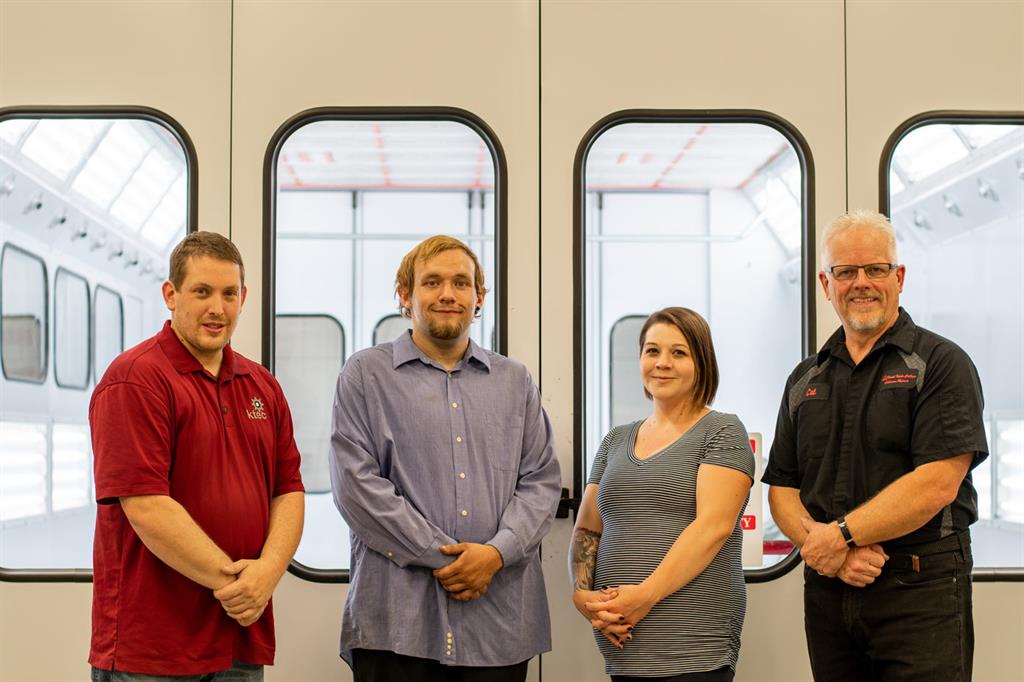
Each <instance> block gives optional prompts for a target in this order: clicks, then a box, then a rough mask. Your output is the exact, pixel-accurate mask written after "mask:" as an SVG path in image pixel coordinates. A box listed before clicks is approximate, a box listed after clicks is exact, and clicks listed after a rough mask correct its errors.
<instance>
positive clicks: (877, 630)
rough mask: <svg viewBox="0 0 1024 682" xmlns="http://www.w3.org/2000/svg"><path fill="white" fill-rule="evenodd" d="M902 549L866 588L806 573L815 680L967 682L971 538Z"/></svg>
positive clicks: (970, 654) (806, 622)
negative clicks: (951, 547)
mask: <svg viewBox="0 0 1024 682" xmlns="http://www.w3.org/2000/svg"><path fill="white" fill-rule="evenodd" d="M951 545H952V546H953V547H955V549H948V547H950V546H951ZM943 548H947V549H944V550H943ZM899 551H905V552H907V553H905V554H898V553H896V551H890V552H889V554H890V559H889V561H888V562H887V563H886V565H885V566H884V567H883V568H882V575H880V576H879V577H878V578H876V579H875V582H874V583H872V584H870V585H868V586H867V587H863V588H859V587H851V586H849V585H847V584H845V583H843V582H842V581H840V580H839V579H838V578H825V577H822V576H819V575H818V574H817V573H816V572H815V571H813V570H810V569H808V568H806V567H805V568H804V627H805V629H806V631H807V648H808V650H809V652H810V657H811V670H812V672H813V673H814V679H815V680H818V682H845V681H850V682H874V681H876V680H877V681H884V682H894V681H899V682H912V681H920V682H970V679H971V669H972V666H973V662H974V620H973V615H972V607H971V568H972V567H973V565H974V562H973V560H972V558H971V548H970V539H969V536H968V535H967V533H966V532H964V533H962V534H960V535H953V536H950V537H948V538H944V539H943V540H940V541H938V542H936V543H931V544H930V545H925V546H917V547H914V548H912V549H906V550H899ZM911 552H912V553H911ZM931 552H937V553H931Z"/></svg>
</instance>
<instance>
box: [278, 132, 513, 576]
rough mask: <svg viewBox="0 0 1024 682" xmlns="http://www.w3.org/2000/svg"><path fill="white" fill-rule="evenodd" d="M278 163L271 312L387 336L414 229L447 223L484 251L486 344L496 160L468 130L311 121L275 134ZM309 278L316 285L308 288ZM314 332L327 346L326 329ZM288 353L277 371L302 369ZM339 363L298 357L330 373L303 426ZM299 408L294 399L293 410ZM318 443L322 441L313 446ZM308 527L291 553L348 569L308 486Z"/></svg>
mask: <svg viewBox="0 0 1024 682" xmlns="http://www.w3.org/2000/svg"><path fill="white" fill-rule="evenodd" d="M276 172H277V174H276V177H275V183H276V191H277V197H276V198H277V201H276V211H277V213H276V215H275V216H274V223H275V230H276V237H275V238H276V247H275V258H276V262H275V268H276V291H275V292H274V296H275V301H276V310H277V312H278V314H280V315H283V316H286V317H287V316H291V315H303V316H323V317H326V318H332V319H334V320H337V321H339V322H340V324H341V325H342V326H343V327H344V329H345V335H346V336H347V340H348V343H349V346H348V349H349V352H350V353H351V352H355V351H358V350H360V349H362V348H367V347H369V346H371V345H374V344H376V343H378V342H383V341H389V340H391V339H392V338H394V337H395V336H397V335H398V333H399V332H400V331H401V330H402V329H405V328H408V323H407V322H406V321H404V320H402V319H401V318H400V317H397V315H396V313H397V306H398V302H397V300H396V299H395V295H394V284H395V271H396V270H397V269H398V264H399V262H400V261H401V258H402V256H404V255H405V253H406V252H408V251H409V249H411V248H412V247H413V246H414V245H415V244H416V243H417V242H419V241H420V240H421V239H422V238H424V237H426V236H429V235H432V234H438V233H444V234H449V235H452V236H454V237H457V238H459V239H462V240H463V241H464V242H466V243H467V244H468V245H469V246H470V248H472V249H473V250H474V251H475V252H476V253H477V255H478V256H479V257H480V259H481V261H482V262H483V265H484V274H485V280H486V286H487V287H489V288H490V289H492V293H491V295H489V296H488V297H487V298H486V300H485V303H484V310H483V311H482V314H481V316H480V318H479V319H478V320H477V321H476V323H475V324H474V325H473V329H472V336H473V339H474V340H475V341H476V342H477V343H479V344H480V345H482V346H483V347H485V348H493V331H494V329H495V310H494V301H495V296H494V292H493V289H494V287H495V275H496V273H495V271H494V265H495V263H496V262H497V258H496V255H495V254H496V248H497V247H496V243H497V242H496V239H495V234H494V232H495V230H494V225H495V222H496V220H495V213H496V209H495V202H494V198H493V191H494V173H495V160H494V158H493V157H492V155H491V152H490V147H489V145H488V144H487V143H486V141H485V140H484V139H483V138H482V137H481V136H480V134H479V133H478V132H477V131H476V130H474V129H473V128H471V127H469V126H467V125H465V124H463V123H459V122H455V121H415V120H408V121H357V120H331V121H315V122H312V123H308V124H306V125H304V126H302V127H301V128H299V129H297V130H296V131H295V132H294V133H292V134H291V135H290V136H289V137H288V138H287V139H286V140H285V141H284V142H283V144H282V145H281V151H280V154H279V156H278V158H277V162H276ZM310 281H316V282H317V283H318V285H317V286H316V287H310V286H309V285H308V282H310ZM282 322H284V320H283V319H282V320H279V322H278V327H277V330H276V332H275V348H276V349H277V352H278V353H279V355H278V358H279V359H283V358H282V356H281V355H280V353H281V352H283V349H284V348H285V347H286V346H287V345H288V344H289V343H292V342H289V341H286V340H285V339H286V338H292V337H293V336H294V333H295V331H294V329H291V330H289V329H287V328H286V326H287V325H293V324H294V323H293V322H284V325H285V326H282ZM285 335H288V336H287V337H286V336H285ZM322 341H323V344H324V345H323V347H324V348H326V347H327V345H328V343H327V340H326V338H324V339H322ZM302 343H308V342H307V341H305V340H303V341H302ZM317 343H318V344H319V343H320V341H318V342H317ZM332 343H335V344H336V342H332ZM318 347H320V346H318ZM334 348H337V346H336V345H335V346H334ZM288 352H289V353H290V352H291V351H290V350H289V351H288ZM332 352H333V353H336V351H332ZM318 353H319V351H318ZM286 362H290V363H293V364H292V365H291V366H292V369H290V370H289V369H288V368H287V367H285V368H282V367H280V366H276V370H277V372H278V376H279V377H281V376H282V374H281V373H282V371H285V372H293V371H298V370H297V369H296V365H294V363H295V362H297V360H296V359H294V358H293V359H291V360H286ZM338 363H340V357H339V356H338V355H336V354H335V355H332V356H331V357H330V358H328V357H327V356H326V355H323V354H322V353H320V354H315V355H314V356H313V357H311V358H306V359H303V360H302V366H301V373H302V374H303V375H304V376H305V375H309V376H314V375H316V376H319V377H321V378H327V377H329V378H330V381H329V382H327V381H324V386H323V387H320V386H319V383H318V384H317V387H316V388H315V389H314V388H311V389H310V391H311V392H310V393H309V394H308V399H309V400H310V401H311V404H315V405H316V409H315V410H314V409H311V410H310V411H309V415H310V417H311V418H312V419H315V420H318V421H317V423H316V424H315V425H314V424H312V423H310V425H309V427H308V428H309V430H310V431H309V432H310V433H317V434H327V433H329V428H330V410H329V407H330V405H331V404H332V400H333V396H334V380H335V379H336V377H337V374H338V369H339V367H340V365H339V364H338ZM286 380H287V379H282V385H284V383H285V381H286ZM318 381H319V380H318ZM297 412H298V411H297V410H296V409H295V406H294V405H293V406H292V413H293V415H295V414H297ZM296 421H298V420H296ZM326 452H327V450H326V446H325V448H324V449H323V450H321V451H320V452H318V453H317V455H316V457H318V458H321V457H326V454H324V453H326ZM321 461H324V465H326V461H325V460H321ZM304 466H305V465H304ZM324 471H326V469H325V470H324ZM310 475H311V476H317V474H316V473H315V472H311V473H310ZM318 480H319V479H318ZM323 480H324V485H323V490H325V491H326V490H327V489H328V488H329V485H328V484H327V483H326V479H323ZM306 485H307V487H308V486H309V485H310V482H309V481H307V482H306ZM306 526H307V530H306V532H305V534H304V535H303V540H302V544H301V545H300V546H299V551H298V553H297V555H296V556H297V558H298V560H299V561H301V562H302V563H304V564H307V565H310V566H315V567H317V568H346V567H347V566H348V560H349V557H348V546H347V544H345V542H346V541H347V537H346V536H347V534H346V533H345V531H344V525H343V524H342V521H341V518H340V516H339V515H338V512H337V510H336V509H335V508H334V504H333V501H332V500H331V496H330V494H329V493H326V492H325V493H324V494H322V495H318V494H311V495H307V516H306ZM310 528H317V529H321V530H322V532H323V533H324V534H325V535H324V536H323V538H322V539H320V540H318V539H312V538H313V536H314V535H316V534H317V533H318V532H320V531H315V532H313V533H311V532H310ZM341 538H345V540H342V539H341Z"/></svg>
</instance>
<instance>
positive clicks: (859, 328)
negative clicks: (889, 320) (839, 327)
mask: <svg viewBox="0 0 1024 682" xmlns="http://www.w3.org/2000/svg"><path fill="white" fill-rule="evenodd" d="M883 324H885V313H884V312H882V313H878V315H875V316H873V317H869V318H867V319H858V318H856V317H850V322H849V325H850V329H852V330H853V331H855V332H860V333H862V334H863V333H865V332H874V331H878V330H879V329H881V327H882V325H883Z"/></svg>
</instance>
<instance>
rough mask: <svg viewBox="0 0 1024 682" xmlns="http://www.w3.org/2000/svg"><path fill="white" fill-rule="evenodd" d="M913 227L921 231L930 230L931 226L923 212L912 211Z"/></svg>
mask: <svg viewBox="0 0 1024 682" xmlns="http://www.w3.org/2000/svg"><path fill="white" fill-rule="evenodd" d="M914 225H916V226H917V227H919V228H921V229H922V230H931V229H932V225H931V223H929V222H928V216H926V215H925V214H924V213H923V212H921V211H918V210H917V209H916V208H915V209H914Z"/></svg>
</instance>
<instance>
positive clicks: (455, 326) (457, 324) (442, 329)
mask: <svg viewBox="0 0 1024 682" xmlns="http://www.w3.org/2000/svg"><path fill="white" fill-rule="evenodd" d="M468 326H469V325H468V323H466V322H464V321H463V320H458V321H454V322H452V323H450V324H442V323H440V322H436V321H434V320H431V321H430V322H428V323H427V330H428V331H429V332H430V335H431V336H432V337H434V338H435V339H439V340H441V341H452V340H454V339H457V338H459V337H460V336H462V334H463V333H464V332H465V331H466V327H468Z"/></svg>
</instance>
